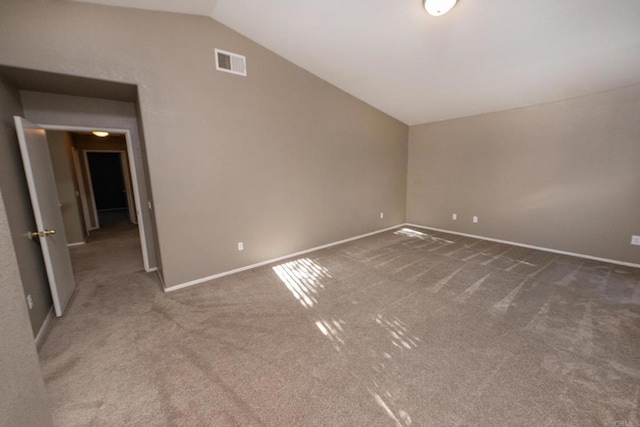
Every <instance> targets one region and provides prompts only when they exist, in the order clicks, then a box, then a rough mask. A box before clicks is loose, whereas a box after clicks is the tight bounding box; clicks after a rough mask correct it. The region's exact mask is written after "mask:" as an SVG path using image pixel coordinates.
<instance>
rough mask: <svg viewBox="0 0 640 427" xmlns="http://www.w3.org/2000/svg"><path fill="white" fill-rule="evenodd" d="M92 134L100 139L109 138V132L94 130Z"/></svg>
mask: <svg viewBox="0 0 640 427" xmlns="http://www.w3.org/2000/svg"><path fill="white" fill-rule="evenodd" d="M91 133H92V134H94V135H95V136H97V137H98V138H104V137H105V136H109V132H106V131H104V130H94V131H93V132H91Z"/></svg>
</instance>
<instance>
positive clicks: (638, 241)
mask: <svg viewBox="0 0 640 427" xmlns="http://www.w3.org/2000/svg"><path fill="white" fill-rule="evenodd" d="M631 244H632V245H638V246H640V236H631Z"/></svg>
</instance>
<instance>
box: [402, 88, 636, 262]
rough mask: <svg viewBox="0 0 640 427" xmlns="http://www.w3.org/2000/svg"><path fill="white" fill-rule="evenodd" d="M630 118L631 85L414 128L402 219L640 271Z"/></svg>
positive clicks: (632, 106)
mask: <svg viewBox="0 0 640 427" xmlns="http://www.w3.org/2000/svg"><path fill="white" fill-rule="evenodd" d="M639 112H640V85H638V86H634V87H627V88H623V89H619V90H614V91H610V92H604V93H600V94H596V95H592V96H586V97H582V98H577V99H571V100H567V101H563V102H556V103H553V104H546V105H540V106H536V107H528V108H521V109H515V110H510V111H504V112H498V113H491V114H484V115H480V116H474V117H467V118H461V119H454V120H448V121H443V122H438V123H432V124H426V125H420V126H413V127H411V128H410V131H409V172H408V190H407V192H408V195H407V220H408V221H409V222H411V223H415V224H420V225H425V226H431V227H436V228H442V229H447V230H453V231H458V232H464V233H471V234H475V235H480V236H485V237H491V238H496V239H503V240H509V241H514V242H519V243H524V244H530V245H536V246H542V247H547V248H552V249H557V250H563V251H569V252H574V253H579V254H585V255H590V256H595V257H602V258H607V259H613V260H618V261H624V262H631V263H640V247H639V246H631V245H630V241H631V235H632V234H635V235H640V167H639V165H640V120H639V115H638V113H639ZM452 213H457V214H458V220H457V221H452V219H451V215H452ZM473 215H477V216H478V217H479V222H478V223H477V224H473V223H472V220H471V218H472V216H473Z"/></svg>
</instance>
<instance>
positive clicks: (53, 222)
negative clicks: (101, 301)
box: [14, 116, 76, 317]
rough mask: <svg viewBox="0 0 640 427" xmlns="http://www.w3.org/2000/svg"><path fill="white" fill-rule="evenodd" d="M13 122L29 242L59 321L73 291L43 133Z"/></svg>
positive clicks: (19, 119)
mask: <svg viewBox="0 0 640 427" xmlns="http://www.w3.org/2000/svg"><path fill="white" fill-rule="evenodd" d="M14 120H15V123H16V131H17V133H18V141H19V143H20V152H21V153H22V163H23V164H24V173H25V175H26V177H27V184H28V186H29V195H30V196H31V205H32V206H33V214H34V217H35V220H36V227H38V229H37V230H35V231H31V235H32V236H33V239H35V240H39V241H40V248H41V249H42V256H43V258H44V265H45V268H46V270H47V277H48V279H49V287H50V288H51V296H52V298H53V307H54V309H55V312H56V316H58V317H60V316H62V313H64V310H65V308H66V307H67V304H69V300H70V299H71V296H72V295H73V292H74V290H75V289H76V282H75V280H74V278H73V269H72V267H71V259H70V258H69V249H68V248H67V238H66V237H65V232H64V224H63V222H62V214H61V213H60V205H59V202H58V192H57V189H56V184H55V178H54V176H53V166H51V157H50V156H49V147H48V144H47V136H46V134H45V131H44V129H40V128H39V127H38V126H36V125H34V124H32V123H30V122H29V121H27V120H25V119H23V118H22V117H17V116H16V117H14Z"/></svg>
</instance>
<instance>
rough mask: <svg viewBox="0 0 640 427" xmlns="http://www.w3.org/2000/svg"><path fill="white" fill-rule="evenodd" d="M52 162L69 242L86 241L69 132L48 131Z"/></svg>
mask: <svg viewBox="0 0 640 427" xmlns="http://www.w3.org/2000/svg"><path fill="white" fill-rule="evenodd" d="M47 141H48V142H49V153H50V154H51V164H52V166H53V173H54V175H55V178H56V187H57V189H58V200H59V201H60V205H61V206H60V212H61V213H62V220H63V221H64V229H65V234H66V236H67V242H68V243H70V244H74V243H84V241H85V240H86V233H85V230H84V221H83V218H82V210H81V209H82V208H81V206H80V198H79V197H80V196H79V193H78V191H79V188H78V186H77V183H76V180H75V176H74V168H73V157H72V156H71V150H72V148H71V146H72V143H73V141H72V139H71V135H70V134H69V133H68V132H59V131H47Z"/></svg>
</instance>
